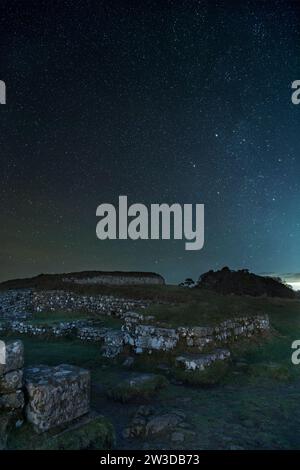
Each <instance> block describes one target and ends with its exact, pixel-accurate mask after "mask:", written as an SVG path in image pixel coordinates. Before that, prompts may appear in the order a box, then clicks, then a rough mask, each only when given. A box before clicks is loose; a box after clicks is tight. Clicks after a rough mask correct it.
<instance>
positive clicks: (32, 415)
mask: <svg viewBox="0 0 300 470" xmlns="http://www.w3.org/2000/svg"><path fill="white" fill-rule="evenodd" d="M25 388H26V392H27V397H28V405H27V407H26V416H27V419H28V421H29V422H31V423H32V424H33V426H34V428H35V430H36V431H37V432H43V431H46V430H48V429H51V428H53V427H56V426H59V425H62V424H66V423H68V422H70V421H72V420H74V419H75V418H78V417H80V416H82V415H84V414H86V413H88V412H89V408H90V373H89V371H87V370H85V369H81V368H79V367H75V366H70V365H66V364H62V365H60V366H57V367H48V366H37V367H30V368H27V369H26V370H25Z"/></svg>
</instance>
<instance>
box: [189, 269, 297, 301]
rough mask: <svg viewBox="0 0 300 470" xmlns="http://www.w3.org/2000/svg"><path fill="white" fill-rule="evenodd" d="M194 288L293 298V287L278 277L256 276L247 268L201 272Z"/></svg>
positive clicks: (225, 292)
mask: <svg viewBox="0 0 300 470" xmlns="http://www.w3.org/2000/svg"><path fill="white" fill-rule="evenodd" d="M195 288H202V289H209V290H213V291H215V292H218V293H220V294H236V295H252V296H255V297H257V296H262V295H266V296H268V297H283V298H290V299H292V298H295V297H296V293H295V292H294V291H293V289H292V288H291V287H289V286H287V285H286V284H284V283H283V281H282V280H281V279H280V278H272V277H265V276H258V275H257V274H253V273H250V272H249V271H248V270H247V269H242V270H239V271H232V270H230V269H229V268H227V267H225V268H223V269H221V270H220V271H212V270H211V271H208V272H206V273H204V274H202V275H201V276H200V278H199V281H198V283H197V285H196V287H195Z"/></svg>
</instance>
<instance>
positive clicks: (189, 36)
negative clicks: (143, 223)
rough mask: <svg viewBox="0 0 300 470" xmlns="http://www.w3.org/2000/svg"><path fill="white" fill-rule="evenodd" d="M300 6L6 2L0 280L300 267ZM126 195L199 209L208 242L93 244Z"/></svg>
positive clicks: (0, 43) (170, 277) (1, 20)
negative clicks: (297, 84)
mask: <svg viewBox="0 0 300 470" xmlns="http://www.w3.org/2000/svg"><path fill="white" fill-rule="evenodd" d="M299 6H300V4H299V3H298V2H290V1H287V0H285V1H271V0H270V1H257V2H256V1H240V2H239V1H235V2H230V1H192V0H187V1H184V0H181V1H175V0H173V1H166V0H165V1H154V0H153V1H151V2H150V1H147V0H143V1H142V2H141V1H139V2H134V1H124V0H123V1H114V0H111V1H87V0H86V1H79V0H77V1H75V0H74V1H59V2H58V1H55V0H54V1H53V0H52V1H51V2H50V1H43V0H39V1H30V0H27V1H25V0H23V1H14V0H7V1H5V0H1V7H0V79H1V80H4V81H5V82H6V86H7V105H5V106H3V105H2V106H0V181H1V184H0V201H1V202H0V279H1V280H4V279H8V278H14V277H24V276H31V275H35V274H39V273H41V272H44V273H45V272H66V271H76V270H87V269H97V270H101V269H107V270H114V269H122V270H150V271H156V272H159V273H161V274H162V275H164V276H165V277H166V279H167V281H169V282H178V281H181V280H182V279H183V278H185V277H187V276H189V277H190V276H191V277H194V278H197V277H198V275H199V274H200V273H202V272H204V271H206V270H208V269H210V268H212V269H216V268H220V267H222V266H224V265H228V266H230V267H232V268H241V267H247V268H249V269H250V270H252V271H254V272H257V273H260V272H275V273H286V272H289V273H293V272H299V271H300V250H299V245H300V209H299V197H300V105H299V106H295V105H293V104H292V102H291V83H292V81H294V80H297V79H298V80H300V21H299V20H300V8H299ZM121 194H125V195H127V196H128V198H129V203H134V202H141V203H144V204H147V205H148V204H151V203H162V202H166V203H169V204H171V203H173V202H178V203H180V204H183V203H193V204H196V203H204V204H205V216H206V226H205V238H206V241H205V246H204V248H203V249H202V250H201V251H197V252H188V251H185V249H184V242H183V241H131V240H129V241H105V242H104V241H99V240H97V238H96V233H95V229H96V223H97V218H96V208H97V206H98V205H99V204H101V203H103V202H111V203H115V204H116V203H117V200H118V196H119V195H121Z"/></svg>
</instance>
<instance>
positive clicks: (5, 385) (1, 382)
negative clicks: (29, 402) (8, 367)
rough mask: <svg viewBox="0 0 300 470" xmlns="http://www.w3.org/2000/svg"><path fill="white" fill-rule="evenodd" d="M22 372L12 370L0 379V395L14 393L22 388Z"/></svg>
mask: <svg viewBox="0 0 300 470" xmlns="http://www.w3.org/2000/svg"><path fill="white" fill-rule="evenodd" d="M22 380H23V371H22V370H21V369H19V370H13V371H11V372H7V374H4V375H3V376H2V377H0V394H6V393H11V392H14V391H16V390H18V389H20V388H22Z"/></svg>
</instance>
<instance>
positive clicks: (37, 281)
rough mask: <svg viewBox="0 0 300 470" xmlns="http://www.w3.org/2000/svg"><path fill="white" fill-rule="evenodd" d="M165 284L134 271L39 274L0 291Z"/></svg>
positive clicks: (10, 283)
mask: <svg viewBox="0 0 300 470" xmlns="http://www.w3.org/2000/svg"><path fill="white" fill-rule="evenodd" d="M144 284H165V280H164V278H163V277H162V276H161V275H160V274H156V273H151V272H135V271H82V272H73V273H63V274H39V275H38V276H35V277H31V278H25V279H13V280H10V281H5V282H2V283H0V289H20V288H22V289H25V288H39V289H59V288H60V287H63V288H66V287H67V286H68V285H77V286H80V285H85V286H89V285H90V286H97V285H103V286H105V285H107V286H116V285H144Z"/></svg>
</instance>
